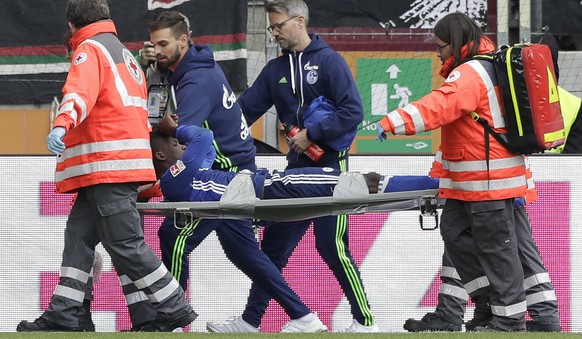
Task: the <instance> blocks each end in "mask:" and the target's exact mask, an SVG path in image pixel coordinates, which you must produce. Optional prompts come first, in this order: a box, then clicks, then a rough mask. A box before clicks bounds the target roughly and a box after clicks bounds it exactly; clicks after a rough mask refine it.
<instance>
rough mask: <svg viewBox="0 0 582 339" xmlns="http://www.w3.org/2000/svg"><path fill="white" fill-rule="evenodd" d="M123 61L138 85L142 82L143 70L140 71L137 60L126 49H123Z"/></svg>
mask: <svg viewBox="0 0 582 339" xmlns="http://www.w3.org/2000/svg"><path fill="white" fill-rule="evenodd" d="M123 62H124V63H125V67H127V70H128V71H129V74H131V76H132V77H133V78H134V79H135V81H136V82H137V84H138V85H141V84H142V83H143V72H142V71H141V67H140V66H139V65H138V64H137V60H135V57H134V56H133V54H131V52H130V51H128V50H127V49H123Z"/></svg>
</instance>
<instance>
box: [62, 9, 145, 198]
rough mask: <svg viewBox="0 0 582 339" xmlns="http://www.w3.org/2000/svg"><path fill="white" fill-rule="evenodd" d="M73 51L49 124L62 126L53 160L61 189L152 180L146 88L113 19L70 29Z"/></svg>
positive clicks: (68, 189)
mask: <svg viewBox="0 0 582 339" xmlns="http://www.w3.org/2000/svg"><path fill="white" fill-rule="evenodd" d="M71 43H72V47H73V49H74V50H75V54H74V56H73V59H72V61H71V68H70V70H69V74H68V76H67V81H66V83H65V86H64V87H63V100H62V103H61V106H60V107H59V114H58V116H57V118H56V119H55V122H54V127H56V126H61V127H64V128H65V129H66V130H67V134H66V135H65V137H64V138H63V141H64V142H65V145H66V149H65V151H64V152H63V153H62V154H60V155H59V156H58V158H57V168H56V173H55V182H56V185H57V191H58V192H60V193H68V192H74V191H76V190H77V189H79V188H81V187H86V186H91V185H95V184H102V183H123V182H154V181H155V180H156V178H155V173H154V169H153V163H152V154H151V149H150V144H149V130H150V125H149V123H148V120H147V109H146V103H147V100H146V98H147V87H146V80H145V76H144V74H143V71H142V70H141V67H140V66H139V64H138V63H137V61H136V60H135V58H134V56H133V55H132V54H131V52H130V51H129V50H127V49H126V48H125V47H124V46H123V45H122V44H121V42H120V41H119V39H118V38H117V37H116V30H115V26H114V24H113V22H112V21H109V20H104V21H99V22H96V23H93V24H90V25H88V26H85V27H83V28H81V29H80V30H78V31H77V32H75V34H74V35H73V37H72V39H71Z"/></svg>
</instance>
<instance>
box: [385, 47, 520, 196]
mask: <svg viewBox="0 0 582 339" xmlns="http://www.w3.org/2000/svg"><path fill="white" fill-rule="evenodd" d="M493 49H494V46H493V44H492V43H490V42H489V40H483V43H482V44H481V48H480V51H479V53H480V54H482V53H487V52H490V51H493ZM492 67H493V66H492V65H491V63H481V62H479V61H477V60H471V61H468V62H465V63H463V64H461V65H459V66H457V67H456V68H455V69H453V70H452V72H450V74H449V75H448V77H447V79H446V80H445V83H444V84H443V85H442V86H441V87H440V88H438V89H436V90H433V91H432V92H431V93H429V94H427V95H426V96H424V97H423V98H421V99H420V100H418V101H416V102H413V103H411V104H409V105H407V106H405V107H403V108H402V109H397V110H394V111H392V112H390V113H388V115H387V116H386V117H385V118H383V119H382V120H380V124H381V126H382V128H383V129H384V131H386V132H391V133H394V134H396V135H412V134H417V133H421V132H424V131H430V130H433V129H436V128H439V127H441V128H442V129H441V146H440V148H441V152H439V153H438V154H437V158H438V160H439V162H440V163H441V165H442V168H441V169H440V170H439V171H434V173H431V174H432V175H433V176H435V177H436V176H437V175H438V177H439V178H440V180H439V186H440V187H439V197H442V198H452V199H458V200H463V201H484V200H501V199H507V198H518V197H525V196H526V184H527V183H526V181H527V179H526V166H525V159H524V156H523V155H516V154H513V153H510V152H509V151H508V150H507V149H506V148H505V147H503V145H501V144H500V143H499V142H498V141H497V140H495V138H493V137H491V136H489V150H488V151H487V150H486V146H485V134H484V129H483V126H481V125H480V124H479V123H477V122H476V121H474V120H473V118H472V116H471V113H472V112H476V113H477V114H479V116H480V117H482V118H485V119H486V120H487V121H489V124H490V125H491V126H493V127H494V129H495V131H497V132H500V133H504V132H506V129H505V121H504V118H503V108H502V104H501V98H500V95H499V90H498V88H497V80H496V77H495V75H494V71H493V69H492ZM487 154H489V159H488V160H487Z"/></svg>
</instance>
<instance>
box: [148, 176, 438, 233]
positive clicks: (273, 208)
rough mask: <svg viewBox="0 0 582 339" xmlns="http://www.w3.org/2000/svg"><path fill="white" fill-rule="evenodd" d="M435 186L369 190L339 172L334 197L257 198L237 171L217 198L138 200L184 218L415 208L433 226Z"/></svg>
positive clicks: (151, 210)
mask: <svg viewBox="0 0 582 339" xmlns="http://www.w3.org/2000/svg"><path fill="white" fill-rule="evenodd" d="M437 193H438V190H437V189H427V190H414V191H404V192H390V193H373V194H369V193H368V187H367V184H366V182H365V180H364V179H363V177H362V176H361V175H360V174H359V173H350V172H346V173H342V175H341V176H340V177H339V181H338V184H337V185H336V187H335V189H334V192H333V196H326V197H310V198H288V199H265V200H261V199H257V198H255V193H254V187H253V184H252V180H251V177H250V175H247V174H244V173H241V174H239V175H237V176H236V177H235V179H234V180H233V181H232V182H231V183H230V184H229V186H228V188H227V189H226V191H225V193H224V195H223V196H222V198H221V199H220V201H200V202H152V203H150V202H147V203H137V209H138V211H139V212H140V214H141V215H142V216H143V215H165V216H174V219H175V220H178V219H180V220H181V221H183V222H189V221H192V220H194V219H196V218H205V219H256V220H265V221H297V220H305V219H311V218H317V217H323V216H334V215H350V214H363V213H379V212H394V211H403V210H420V219H419V220H420V224H421V228H423V229H435V228H437V227H438V213H437V208H439V207H441V206H442V205H443V204H444V200H443V199H439V198H437ZM425 217H431V218H432V217H434V218H435V221H436V223H435V227H434V228H425V227H424V225H423V219H424V218H425Z"/></svg>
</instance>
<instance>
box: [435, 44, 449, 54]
mask: <svg viewBox="0 0 582 339" xmlns="http://www.w3.org/2000/svg"><path fill="white" fill-rule="evenodd" d="M448 45H450V44H446V45H439V44H437V45H436V46H437V51H439V53H440V52H441V50H442V49H443V48H445V47H447V46H448Z"/></svg>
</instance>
